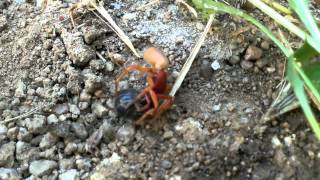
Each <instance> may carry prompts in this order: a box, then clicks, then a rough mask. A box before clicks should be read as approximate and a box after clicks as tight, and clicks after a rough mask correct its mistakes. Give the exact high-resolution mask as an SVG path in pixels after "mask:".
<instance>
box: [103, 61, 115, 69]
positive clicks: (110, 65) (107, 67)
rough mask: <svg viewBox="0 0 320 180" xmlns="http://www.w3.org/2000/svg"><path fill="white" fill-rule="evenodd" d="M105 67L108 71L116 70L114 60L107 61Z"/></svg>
mask: <svg viewBox="0 0 320 180" xmlns="http://www.w3.org/2000/svg"><path fill="white" fill-rule="evenodd" d="M105 69H106V71H108V72H111V71H113V70H114V64H113V63H112V62H110V61H108V62H106V65H105Z"/></svg>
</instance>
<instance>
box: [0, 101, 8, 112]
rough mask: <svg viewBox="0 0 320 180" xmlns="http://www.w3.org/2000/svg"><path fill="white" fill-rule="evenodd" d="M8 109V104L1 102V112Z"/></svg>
mask: <svg viewBox="0 0 320 180" xmlns="http://www.w3.org/2000/svg"><path fill="white" fill-rule="evenodd" d="M7 108H8V103H7V102H5V101H0V110H5V109H7Z"/></svg>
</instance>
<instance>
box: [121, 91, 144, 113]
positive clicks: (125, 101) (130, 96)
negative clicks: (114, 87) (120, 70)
mask: <svg viewBox="0 0 320 180" xmlns="http://www.w3.org/2000/svg"><path fill="white" fill-rule="evenodd" d="M138 94H139V92H138V91H137V90H136V89H133V88H129V89H125V90H121V91H120V92H119V94H118V95H117V97H116V99H115V108H116V110H117V113H118V115H119V116H123V117H130V118H138V117H139V116H141V115H142V114H143V112H139V111H138V110H139V109H140V107H142V106H144V105H146V100H145V99H141V100H140V101H137V102H135V103H134V104H133V105H130V106H129V107H128V105H129V104H130V103H132V102H133V101H134V99H135V97H137V95H138Z"/></svg>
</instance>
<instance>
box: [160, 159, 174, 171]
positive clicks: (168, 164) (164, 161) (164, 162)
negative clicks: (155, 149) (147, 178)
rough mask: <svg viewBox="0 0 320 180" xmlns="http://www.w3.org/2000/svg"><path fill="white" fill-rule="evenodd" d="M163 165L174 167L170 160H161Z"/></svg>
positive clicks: (164, 166)
mask: <svg viewBox="0 0 320 180" xmlns="http://www.w3.org/2000/svg"><path fill="white" fill-rule="evenodd" d="M161 167H163V168H165V169H170V168H171V167H172V163H171V162H170V161H168V160H163V161H161Z"/></svg>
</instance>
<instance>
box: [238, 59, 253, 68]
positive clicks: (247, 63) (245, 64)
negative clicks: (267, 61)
mask: <svg viewBox="0 0 320 180" xmlns="http://www.w3.org/2000/svg"><path fill="white" fill-rule="evenodd" d="M240 65H241V67H242V69H245V70H250V69H252V68H253V63H252V62H251V61H246V60H244V61H241V64H240Z"/></svg>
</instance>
